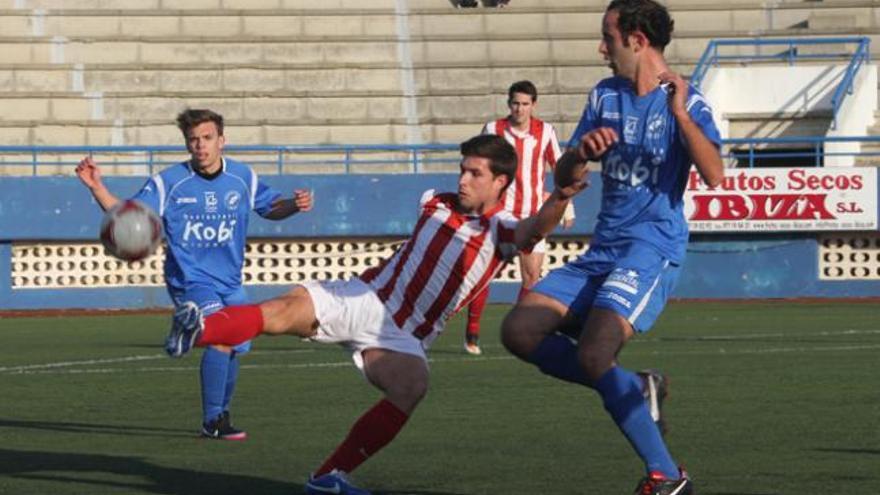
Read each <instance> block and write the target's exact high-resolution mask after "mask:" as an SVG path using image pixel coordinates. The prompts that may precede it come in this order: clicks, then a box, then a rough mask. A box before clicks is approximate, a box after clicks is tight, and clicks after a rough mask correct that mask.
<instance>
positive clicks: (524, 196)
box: [464, 81, 574, 355]
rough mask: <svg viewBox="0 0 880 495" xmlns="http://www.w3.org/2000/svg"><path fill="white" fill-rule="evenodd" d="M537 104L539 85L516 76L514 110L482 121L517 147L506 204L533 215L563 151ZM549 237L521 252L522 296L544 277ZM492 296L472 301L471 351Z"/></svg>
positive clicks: (510, 94)
mask: <svg viewBox="0 0 880 495" xmlns="http://www.w3.org/2000/svg"><path fill="white" fill-rule="evenodd" d="M537 104H538V88H536V87H535V85H534V84H533V83H532V82H531V81H517V82H515V83H513V84H511V85H510V88H509V89H508V90H507V107H508V108H509V109H510V114H508V116H507V117H504V118H502V119H498V120H493V121H492V122H489V123H487V124H486V125H485V126H484V127H483V132H482V133H483V134H494V135H496V136H501V137H503V138H504V139H506V140H507V142H508V143H510V144H511V145H512V146H513V147H514V149H515V150H516V156H517V167H516V176H515V177H514V180H513V182H512V183H511V184H510V187H508V188H507V191H506V192H505V193H504V197H503V198H502V202H503V204H504V208H505V209H506V210H507V211H509V212H510V213H511V214H512V215H513V216H514V217H515V218H517V219H523V218H526V217H528V216H530V215H534V214H535V213H537V212H538V210H539V209H540V208H541V205H542V204H543V203H544V199H545V198H546V197H547V195H548V193H547V192H546V191H545V189H544V176H545V175H546V172H547V169H548V168H550V169H552V168H553V167H555V166H556V162H557V161H558V160H559V157H560V156H561V155H562V151H561V150H560V148H559V140H558V139H557V138H556V130H555V129H554V128H553V126H552V125H550V124H548V123H547V122H544V121H542V120H540V119H538V118H536V117H535V116H534V112H535V108H536V106H537ZM573 223H574V207H573V205H572V203H569V204H568V207H567V208H566V210H565V215H564V216H563V223H562V225H563V227H564V228H566V229H567V228H570V227H571V226H572V224H573ZM546 244H547V243H546V241H544V240H542V241H541V242H539V243H538V244H537V245H535V247H534V249H532V252H530V253H523V254H521V255H520V258H519V266H520V276H521V277H522V286H521V288H520V293H519V298H520V299H521V298H522V296H523V295H524V294H526V293H527V292H528V291H529V290H530V289H531V288H532V286H533V285H535V283H536V282H537V281H538V279H539V278H540V277H541V267H542V265H543V264H544V252H545V250H546ZM488 299H489V289H488V288H487V289H486V290H485V291H483V292H481V293H480V294H479V295H478V296H477V297H476V298H474V300H473V301H471V303H470V304H469V305H468V318H467V327H466V329H465V341H464V349H465V350H466V351H467V352H468V353H470V354H477V355H479V354H482V350H481V349H480V345H479V341H480V317H481V316H482V314H483V309H484V308H485V307H486V301H487V300H488Z"/></svg>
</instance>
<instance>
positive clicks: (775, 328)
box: [0, 301, 880, 495]
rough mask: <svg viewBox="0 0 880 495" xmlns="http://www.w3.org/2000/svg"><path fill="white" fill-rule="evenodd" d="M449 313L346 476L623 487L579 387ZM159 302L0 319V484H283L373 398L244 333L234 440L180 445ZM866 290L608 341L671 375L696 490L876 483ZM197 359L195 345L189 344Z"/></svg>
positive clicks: (327, 353)
mask: <svg viewBox="0 0 880 495" xmlns="http://www.w3.org/2000/svg"><path fill="white" fill-rule="evenodd" d="M506 310H507V307H506V306H490V307H489V308H488V310H487V312H486V314H485V315H484V320H483V326H484V338H483V346H484V351H485V355H484V356H483V357H470V356H466V355H465V354H464V353H463V352H462V351H461V336H462V326H463V324H462V322H461V320H459V319H455V320H453V321H452V322H451V323H450V326H449V328H448V330H447V333H446V334H445V335H444V336H442V337H441V338H440V339H439V341H438V342H437V343H436V344H435V345H434V348H433V349H432V351H431V353H430V355H431V357H432V362H431V368H432V380H433V381H432V385H431V391H430V392H429V394H428V396H427V398H426V399H425V401H424V403H423V404H422V405H421V407H420V409H419V410H418V411H417V412H416V414H415V415H414V416H413V417H412V418H411V420H410V423H409V424H408V425H407V427H406V428H405V429H404V430H403V432H402V433H401V434H400V436H399V437H398V438H397V439H396V440H395V441H394V442H393V443H392V444H391V445H390V446H389V447H388V448H386V449H385V450H384V451H383V452H381V453H380V454H379V455H377V456H376V457H375V458H373V459H372V460H371V461H369V462H368V463H367V464H365V465H364V466H363V467H362V468H361V469H359V470H358V471H357V472H356V473H355V475H354V479H355V480H356V482H357V483H358V484H360V485H362V486H364V487H365V488H369V489H372V490H375V491H376V492H377V493H380V494H381V493H384V494H394V495H403V494H415V495H477V494H601V495H605V494H629V493H631V492H632V490H633V488H634V487H635V484H636V481H637V480H638V478H639V477H640V476H641V475H642V473H641V467H640V465H639V462H638V461H637V458H636V457H635V455H634V454H633V453H632V452H631V451H630V448H629V445H628V444H627V443H626V441H625V439H624V438H623V437H622V436H621V435H620V434H619V433H618V431H617V429H616V427H615V426H614V425H613V423H612V422H611V420H610V419H609V418H608V417H607V415H606V413H605V411H604V410H603V409H602V405H601V402H600V400H599V399H598V396H596V394H594V393H593V392H592V391H590V390H587V389H584V388H581V387H576V386H573V385H567V384H563V383H561V382H557V381H555V380H552V379H550V378H547V377H544V376H543V375H541V374H540V373H538V372H537V371H536V370H535V369H534V368H532V367H531V366H528V365H526V364H524V363H521V362H519V361H517V360H515V359H513V358H512V357H510V356H509V355H508V354H507V353H506V352H505V351H504V349H502V348H501V346H500V344H499V343H498V336H497V328H498V325H499V322H500V320H501V318H502V317H503V315H504V313H505V311H506ZM167 321H168V316H167V315H164V314H144V315H132V314H122V315H84V316H71V315H61V316H54V317H30V318H10V317H4V318H2V319H0V337H2V338H3V342H4V352H3V353H2V357H0V394H2V402H0V438H2V445H0V494H14V495H29V494H49V493H51V494H94V495H104V494H126V495H128V494H206V495H221V494H245V493H247V494H295V493H301V492H302V483H303V482H304V480H305V478H306V477H307V476H308V473H309V471H310V470H311V469H314V468H315V467H316V466H317V465H318V464H319V463H320V461H321V460H322V459H323V458H324V457H325V456H326V455H327V454H328V453H329V452H330V451H331V450H332V448H333V447H334V446H335V445H336V443H337V442H338V441H339V440H341V438H342V437H343V436H344V435H345V433H346V432H347V430H348V428H349V426H350V424H351V423H352V422H353V421H354V419H355V418H356V417H357V416H359V415H360V413H361V412H362V411H363V410H365V409H366V408H367V407H368V406H369V405H371V404H372V403H373V402H375V400H377V398H378V396H379V394H378V392H376V391H374V390H373V389H372V388H371V387H369V386H367V385H365V383H364V381H363V379H362V378H361V377H360V375H359V374H358V373H357V371H356V370H355V368H354V367H353V366H352V365H351V361H350V358H349V357H348V356H347V354H346V353H344V352H343V351H342V350H341V349H339V348H337V347H332V346H320V345H317V344H311V343H308V342H302V341H300V340H298V339H294V338H275V339H268V338H266V339H261V340H259V341H258V342H257V345H256V346H255V347H256V350H255V351H254V352H253V353H251V354H250V355H249V356H247V357H246V358H245V359H244V361H243V366H242V375H241V381H240V384H239V390H238V393H237V395H236V402H235V404H234V407H233V411H234V414H235V419H236V424H238V425H239V426H241V427H244V428H246V429H247V430H248V432H249V434H250V436H251V438H250V439H249V440H248V441H247V442H243V443H234V442H230V443H223V442H214V441H206V440H200V439H198V438H197V437H196V435H195V433H196V430H197V428H198V421H199V420H198V418H199V398H198V386H197V380H198V373H197V370H198V355H195V356H189V357H186V358H184V359H181V360H171V359H168V358H166V357H165V356H164V354H163V353H162V351H161V346H160V344H161V341H162V339H163V337H164V334H165V328H166V325H167ZM878 352H880V304H877V303H876V301H875V302H874V303H857V302H850V301H847V302H840V301H838V302H812V303H810V304H806V303H800V302H790V301H772V302H750V303H732V302H725V303H711V302H678V303H674V304H671V305H670V307H669V308H668V309H667V311H666V312H665V313H664V315H663V316H662V317H661V319H660V321H659V322H658V325H657V327H656V328H655V329H654V330H653V331H652V332H651V333H649V334H647V335H645V336H643V337H640V338H638V339H636V340H635V341H633V343H632V344H631V345H629V346H628V348H627V349H626V351H625V352H624V353H623V355H622V356H621V361H622V363H623V364H624V365H625V366H627V367H629V368H633V369H636V368H641V367H648V366H650V367H657V368H660V369H662V370H663V371H665V372H666V373H668V375H669V376H670V377H671V384H672V395H671V397H670V399H669V401H668V403H667V415H668V421H669V424H670V431H669V434H668V440H669V444H670V448H671V450H672V452H673V454H674V455H675V456H676V458H677V459H678V460H679V461H680V462H682V463H684V464H685V466H686V467H687V469H688V470H689V471H691V473H692V475H693V477H694V479H695V481H696V483H697V484H696V488H697V491H698V493H699V494H700V495H713V494H714V495H734V494H740V495H776V494H796V493H801V492H804V491H819V492H825V491H831V490H832V489H833V490H834V491H836V492H842V493H870V492H872V491H873V489H874V488H875V487H876V486H878V482H880V470H878V469H877V467H878V465H880V386H878V380H877V368H878V367H877V363H878V359H877V355H878ZM196 354H198V353H196Z"/></svg>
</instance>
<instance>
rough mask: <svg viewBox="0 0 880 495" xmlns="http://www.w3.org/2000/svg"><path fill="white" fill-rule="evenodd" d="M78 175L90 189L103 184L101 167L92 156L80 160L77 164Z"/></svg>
mask: <svg viewBox="0 0 880 495" xmlns="http://www.w3.org/2000/svg"><path fill="white" fill-rule="evenodd" d="M76 176H77V177H79V180H80V181H82V183H83V184H85V185H86V187H88V188H89V189H97V188H99V187H101V185H102V182H101V169H100V168H99V167H98V164H97V163H95V160H93V159H92V157H90V156H87V157H85V158H83V159H82V160H80V161H79V163H78V164H77V166H76Z"/></svg>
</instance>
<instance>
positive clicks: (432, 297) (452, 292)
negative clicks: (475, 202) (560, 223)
mask: <svg viewBox="0 0 880 495" xmlns="http://www.w3.org/2000/svg"><path fill="white" fill-rule="evenodd" d="M457 203H458V195H457V194H455V193H441V194H436V193H435V191H434V190H433V189H431V190H428V191H426V192H425V194H423V195H422V199H421V201H420V210H421V212H420V214H419V219H418V222H417V223H416V226H415V229H414V230H413V233H412V237H410V238H409V240H408V241H406V243H404V244H403V245H402V246H401V247H400V248H399V249H398V250H397V252H396V253H394V255H393V256H391V257H390V258H388V259H387V260H385V261H384V262H383V263H382V264H381V265H379V266H377V267H375V268H371V269H369V270H367V271H365V272H364V273H363V274H361V280H363V281H364V282H366V283H367V284H368V285H369V286H370V287H371V288H372V289H373V290H374V291H376V294H377V295H378V296H379V299H380V300H381V301H382V302H383V303H384V304H385V307H386V309H387V310H388V311H389V313H390V314H391V315H392V318H393V319H394V323H395V324H397V326H398V328H400V329H401V330H403V331H405V332H411V333H412V334H413V335H414V336H415V337H416V338H418V339H420V340H422V342H423V344H422V345H423V346H424V347H426V348H427V347H428V345H429V344H430V343H431V342H432V341H433V340H434V339H435V338H436V337H437V335H438V334H439V333H440V332H441V331H442V330H443V326H444V324H445V323H446V320H447V319H449V317H451V316H452V315H453V314H455V313H456V312H457V311H458V310H459V309H460V308H462V307H463V306H465V305H466V304H468V303H470V301H471V299H473V298H474V297H475V296H476V295H477V294H479V293H480V291H482V290H483V289H484V288H485V287H486V286H487V285H488V284H489V282H490V281H491V280H492V279H493V278H494V277H495V275H497V274H498V272H499V271H500V270H501V268H502V267H503V266H504V264H505V263H506V262H507V261H508V260H509V259H511V258H512V257H514V256H515V255H516V254H517V249H516V246H515V244H514V229H515V228H516V224H517V222H518V220H516V219H515V218H513V216H512V215H510V213H508V212H506V211H504V209H503V208H502V206H501V204H500V203H499V204H498V206H497V208H495V209H494V210H493V211H490V212H487V213H486V214H483V215H466V214H462V213H459V212H458V211H456V205H457Z"/></svg>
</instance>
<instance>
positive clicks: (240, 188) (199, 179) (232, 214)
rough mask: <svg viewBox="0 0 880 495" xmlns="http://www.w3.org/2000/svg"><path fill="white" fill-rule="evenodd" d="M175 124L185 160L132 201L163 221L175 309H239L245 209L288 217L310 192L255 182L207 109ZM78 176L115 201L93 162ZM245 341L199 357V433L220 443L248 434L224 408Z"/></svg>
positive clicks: (302, 207) (100, 197)
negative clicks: (232, 155)
mask: <svg viewBox="0 0 880 495" xmlns="http://www.w3.org/2000/svg"><path fill="white" fill-rule="evenodd" d="M177 124H178V128H179V129H180V131H181V132H182V133H183V137H184V139H185V140H186V147H187V150H188V151H189V153H190V159H189V160H188V161H185V162H182V163H179V164H177V165H173V166H171V167H168V168H166V169H165V170H163V171H161V172H159V173H158V174H156V175H155V176H153V177H151V178H150V179H149V180H148V181H147V182H146V183H145V184H144V186H143V187H142V188H141V190H140V191H139V192H138V193H137V194H136V195H135V196H134V199H137V200H140V201H143V202H144V203H146V204H147V205H148V206H150V207H151V208H153V210H155V211H156V212H157V213H158V214H159V216H160V217H161V218H162V224H163V227H164V231H165V243H166V247H167V251H166V256H165V267H164V272H165V273H164V274H165V284H166V286H167V288H168V294H169V295H170V296H171V300H172V301H173V302H174V304H175V305H178V304H180V303H181V302H182V301H194V302H195V303H196V304H198V305H199V306H200V307H201V309H202V311H204V312H205V313H212V312H214V311H216V310H218V309H220V308H221V307H223V306H225V305H227V304H244V303H246V302H247V300H248V299H247V293H246V292H245V290H244V287H242V280H241V268H242V264H243V263H244V248H245V243H246V235H247V225H248V217H249V215H250V211H251V210H253V211H256V212H257V213H258V214H259V215H261V216H263V217H265V218H269V219H272V220H281V219H284V218H287V217H289V216H291V215H293V214H294V213H297V212H299V211H308V210H309V209H311V207H312V197H311V193H310V192H309V191H305V190H301V191H297V192H296V193H295V195H294V197H293V198H291V199H282V198H281V193H280V192H278V191H276V190H274V189H272V188H270V187H268V186H267V185H266V184H264V183H263V182H262V181H260V180H259V178H258V177H257V174H256V173H255V172H254V171H253V170H252V169H251V168H250V167H249V166H247V165H246V164H244V163H240V162H237V161H235V160H232V159H228V158H225V157H224V156H223V146H224V145H225V143H226V138H225V137H224V135H223V117H222V116H221V115H219V114H217V113H215V112H212V111H211V110H186V111H184V112H182V113H181V114H180V115H178V117H177ZM76 173H77V175H78V176H79V178H80V180H81V181H82V182H83V184H85V185H86V187H88V188H89V190H90V191H91V193H92V195H93V196H94V197H95V200H96V201H97V202H98V205H100V206H101V208H102V209H104V210H107V209H109V208H112V207H113V205H115V204H116V203H117V202H119V198H117V197H116V196H115V195H114V194H113V193H111V192H110V191H109V190H108V189H107V187H106V186H105V185H104V183H103V181H102V180H101V170H100V168H99V167H98V165H97V164H96V163H95V162H94V160H92V159H91V158H90V157H87V158H84V159H83V160H82V161H81V162H80V163H79V165H78V166H77V168H76ZM249 349H250V343H241V345H238V346H236V347H234V348H233V347H229V346H222V345H217V346H211V347H209V348H207V349H205V352H204V353H203V354H202V362H201V369H200V376H201V391H202V416H203V417H202V435H203V436H205V437H208V438H215V439H222V440H244V439H245V438H246V436H247V435H246V433H245V432H244V431H241V430H238V429H236V428H234V427H233V426H232V422H231V420H230V414H229V406H230V402H231V401H232V396H233V393H234V391H235V385H236V382H237V381H238V369H239V359H238V357H239V355H240V354H243V353H245V352H247V351H248V350H249Z"/></svg>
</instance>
